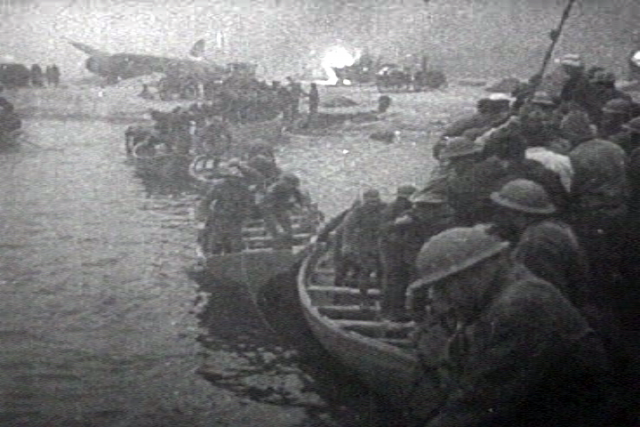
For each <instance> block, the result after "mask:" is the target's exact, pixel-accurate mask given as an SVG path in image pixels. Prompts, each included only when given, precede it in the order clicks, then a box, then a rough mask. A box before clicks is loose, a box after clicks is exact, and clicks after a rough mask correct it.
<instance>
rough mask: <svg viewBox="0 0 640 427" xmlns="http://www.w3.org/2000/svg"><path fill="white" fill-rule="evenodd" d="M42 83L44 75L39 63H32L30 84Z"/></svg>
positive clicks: (39, 85)
mask: <svg viewBox="0 0 640 427" xmlns="http://www.w3.org/2000/svg"><path fill="white" fill-rule="evenodd" d="M43 85H44V76H43V74H42V68H40V65H38V64H33V65H32V66H31V86H34V87H42V86H43Z"/></svg>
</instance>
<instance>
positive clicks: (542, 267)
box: [491, 179, 595, 308]
mask: <svg viewBox="0 0 640 427" xmlns="http://www.w3.org/2000/svg"><path fill="white" fill-rule="evenodd" d="M491 200H492V201H493V202H494V203H495V204H496V207H497V214H496V216H495V220H494V221H495V224H496V227H495V229H496V232H497V233H498V234H499V235H500V236H502V237H503V238H505V239H506V240H508V241H510V242H512V243H513V244H515V248H514V251H513V253H514V259H515V260H517V261H518V262H520V263H522V264H524V265H525V266H526V267H527V268H528V269H529V270H531V272H532V273H533V274H535V275H536V276H538V277H541V278H542V279H544V280H546V281H548V282H549V283H551V284H553V285H555V286H557V287H558V288H559V289H560V290H561V291H562V292H563V294H564V295H565V296H566V297H567V298H568V299H569V300H570V301H571V302H572V303H573V304H574V305H575V306H576V307H578V308H584V307H585V306H586V304H587V302H589V303H593V301H595V299H594V298H593V296H594V295H593V291H592V290H590V289H588V286H589V283H590V281H589V268H588V262H587V258H586V254H585V253H584V250H583V249H582V247H581V246H580V244H579V243H578V239H577V237H576V235H575V233H574V232H573V230H572V229H571V227H570V226H569V225H568V224H566V223H564V222H562V221H561V220H559V219H558V218H556V217H555V214H556V213H557V209H556V207H555V206H554V205H553V203H552V202H551V200H550V198H549V195H548V194H547V192H546V191H545V189H544V188H543V187H542V186H541V185H539V184H536V183H535V182H533V181H529V180H525V179H517V180H513V181H511V182H508V183H506V184H505V185H504V186H503V187H502V188H501V189H500V190H499V191H496V192H494V193H492V194H491Z"/></svg>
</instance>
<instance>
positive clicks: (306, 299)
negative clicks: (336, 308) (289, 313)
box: [297, 246, 417, 364]
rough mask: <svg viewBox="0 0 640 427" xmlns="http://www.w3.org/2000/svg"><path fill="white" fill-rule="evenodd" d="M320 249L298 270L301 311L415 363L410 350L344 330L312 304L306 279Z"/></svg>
mask: <svg viewBox="0 0 640 427" xmlns="http://www.w3.org/2000/svg"><path fill="white" fill-rule="evenodd" d="M320 251H321V248H320V247H319V246H316V247H314V248H313V249H312V251H311V253H310V254H309V255H307V256H306V257H305V258H304V260H303V261H302V264H301V266H300V269H299V271H298V276H297V288H298V295H299V298H300V302H301V306H302V309H303V312H305V313H307V314H308V315H310V316H313V317H314V319H316V320H318V321H319V322H320V323H321V324H322V325H323V326H324V327H326V328H328V329H331V330H333V331H335V332H336V333H338V334H340V335H342V336H343V337H344V338H345V339H349V340H355V341H357V342H359V343H361V344H362V345H363V346H368V347H374V348H376V350H379V351H383V352H386V353H393V354H394V355H395V356H399V357H400V358H402V359H405V360H406V362H407V363H411V364H415V363H417V357H416V356H414V355H412V354H411V353H410V352H408V351H406V350H403V349H401V348H399V347H397V346H394V345H392V344H387V343H385V342H382V341H380V340H378V339H376V338H372V337H367V336H366V335H363V334H360V333H358V332H355V331H349V330H345V329H344V328H342V327H340V326H339V324H338V323H337V322H335V321H334V320H333V319H331V318H330V317H328V316H325V315H323V314H321V313H320V311H319V310H318V308H317V307H316V306H315V305H314V304H313V301H312V299H311V297H310V296H309V294H308V292H307V279H308V277H309V274H310V273H311V272H312V270H311V268H312V267H313V266H314V265H315V264H316V262H317V261H318V258H319V257H320V255H321V253H320ZM325 251H326V249H325Z"/></svg>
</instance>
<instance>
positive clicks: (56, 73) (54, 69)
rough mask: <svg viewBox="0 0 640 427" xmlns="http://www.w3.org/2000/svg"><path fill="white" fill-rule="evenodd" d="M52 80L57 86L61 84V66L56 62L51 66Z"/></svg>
mask: <svg viewBox="0 0 640 427" xmlns="http://www.w3.org/2000/svg"><path fill="white" fill-rule="evenodd" d="M51 82H52V83H53V85H54V86H55V87H58V86H59V85H60V68H58V66H57V65H56V64H53V65H52V66H51Z"/></svg>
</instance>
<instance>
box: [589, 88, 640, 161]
mask: <svg viewBox="0 0 640 427" xmlns="http://www.w3.org/2000/svg"><path fill="white" fill-rule="evenodd" d="M634 110H635V108H634V104H632V103H631V102H629V101H627V100H625V99H612V100H611V101H609V102H607V103H606V104H605V105H604V107H603V108H602V120H601V122H600V126H599V127H598V137H600V138H602V139H606V140H607V141H611V142H615V143H616V144H618V145H620V146H621V147H622V149H623V150H624V151H625V152H626V153H627V154H631V150H630V149H629V147H627V145H628V144H629V143H630V141H629V140H630V134H629V132H628V129H626V128H625V127H624V126H625V125H626V124H627V123H628V122H629V121H630V120H631V119H632V118H633V117H634V116H636V115H637V114H635V111H634Z"/></svg>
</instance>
